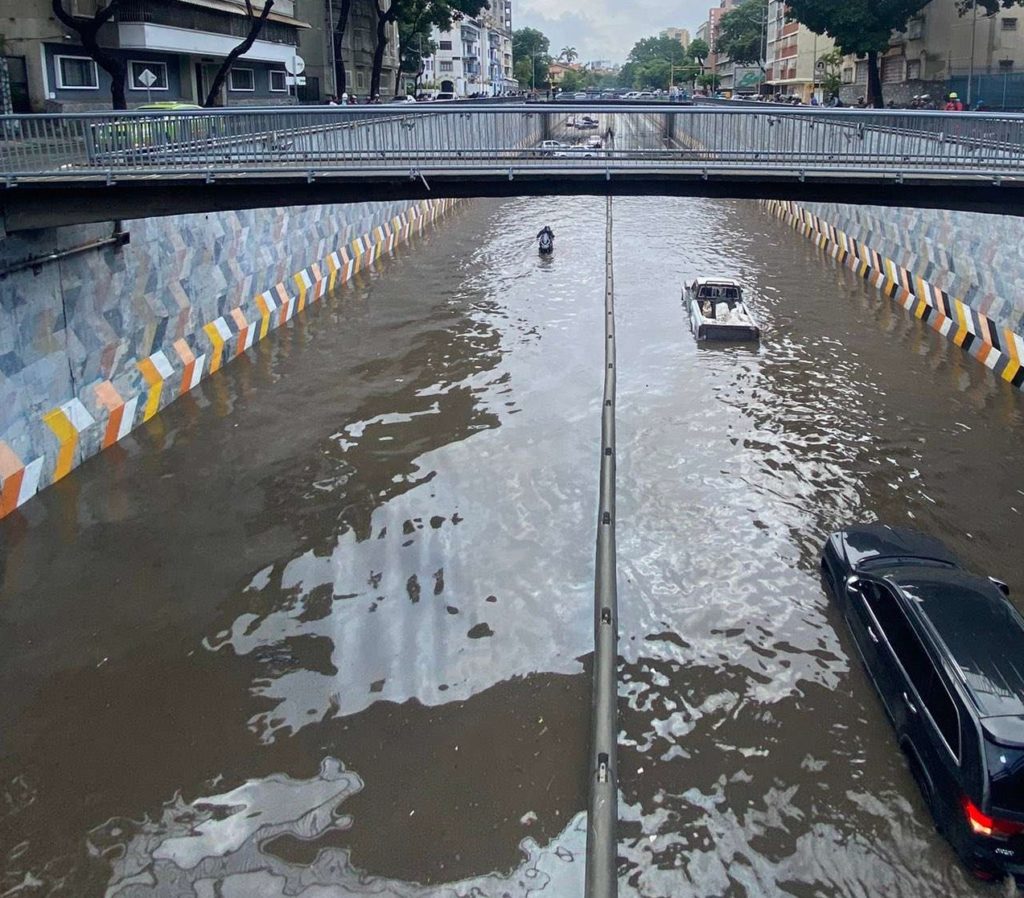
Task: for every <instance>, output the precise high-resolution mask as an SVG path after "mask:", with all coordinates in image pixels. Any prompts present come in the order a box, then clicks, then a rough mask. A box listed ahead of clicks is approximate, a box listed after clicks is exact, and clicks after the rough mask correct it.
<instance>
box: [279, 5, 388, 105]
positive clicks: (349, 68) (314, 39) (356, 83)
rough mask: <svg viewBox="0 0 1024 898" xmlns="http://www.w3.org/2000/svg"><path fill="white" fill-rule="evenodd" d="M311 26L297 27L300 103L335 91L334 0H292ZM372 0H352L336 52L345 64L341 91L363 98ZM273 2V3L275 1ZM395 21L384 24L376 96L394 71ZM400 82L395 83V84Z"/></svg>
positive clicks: (369, 64) (369, 69) (373, 32)
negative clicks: (300, 60)
mask: <svg viewBox="0 0 1024 898" xmlns="http://www.w3.org/2000/svg"><path fill="white" fill-rule="evenodd" d="M296 2H297V3H298V4H299V7H300V11H301V13H302V15H303V17H304V18H306V19H307V20H308V21H309V23H310V24H311V26H312V27H311V28H309V29H306V30H303V31H301V32H299V53H300V54H301V56H302V58H303V60H304V61H305V64H306V68H305V71H304V73H303V77H304V79H305V84H304V85H303V88H304V89H303V90H302V93H301V96H302V97H303V99H304V100H305V101H306V102H309V103H318V102H326V101H327V99H328V98H330V97H332V96H340V95H341V93H342V88H341V86H340V85H339V84H338V79H337V77H336V71H337V68H336V65H335V53H334V36H333V35H334V30H335V28H337V24H338V16H339V13H340V11H341V3H340V2H339V0H296ZM373 4H374V0H353V3H352V7H351V9H350V11H349V19H348V22H347V23H346V26H345V33H344V37H343V38H342V45H341V54H342V60H343V61H344V63H345V78H346V81H345V87H344V91H345V93H349V94H355V95H356V96H357V97H360V98H363V97H366V96H367V95H368V94H369V92H370V81H371V79H372V76H373V51H374V49H375V48H376V44H377V22H376V18H375V14H374V12H373ZM275 6H276V3H275ZM398 51H399V47H398V26H397V25H396V24H395V23H391V24H390V25H389V26H388V43H387V46H386V47H385V49H384V64H383V66H382V67H381V77H380V85H381V91H380V92H381V95H382V96H384V97H389V96H391V95H392V94H393V93H394V92H395V84H396V81H395V79H396V76H397V74H398V67H399V60H398ZM399 87H401V85H399Z"/></svg>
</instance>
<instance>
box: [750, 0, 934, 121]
mask: <svg viewBox="0 0 1024 898" xmlns="http://www.w3.org/2000/svg"><path fill="white" fill-rule="evenodd" d="M950 2H954V0H950ZM787 11H788V7H787V5H786V3H785V0H769V3H768V29H767V48H768V49H767V53H766V59H767V63H766V65H765V69H766V78H765V83H766V85H767V88H768V92H769V93H771V94H775V95H777V96H796V97H798V98H799V99H800V101H801V102H803V103H810V102H811V98H812V97H814V96H817V98H818V101H819V102H821V101H822V100H823V99H824V98H823V97H822V95H821V94H822V88H821V78H822V73H821V70H820V69H819V67H818V60H819V59H821V57H822V56H824V55H825V54H827V53H829V52H831V51H832V50H833V49H834V48H835V41H833V40H832V38H830V37H828V36H827V35H821V34H815V33H814V32H813V31H811V30H810V29H808V28H807V27H806V26H805V25H801V24H800V23H799V22H797V21H795V20H793V19H790V18H789V16H788V15H787Z"/></svg>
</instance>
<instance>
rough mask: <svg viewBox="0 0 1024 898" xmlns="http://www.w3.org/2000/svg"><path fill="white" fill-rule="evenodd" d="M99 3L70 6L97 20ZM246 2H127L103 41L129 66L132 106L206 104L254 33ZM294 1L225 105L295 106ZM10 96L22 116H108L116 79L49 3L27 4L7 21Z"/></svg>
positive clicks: (227, 93) (34, 0)
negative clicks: (227, 64)
mask: <svg viewBox="0 0 1024 898" xmlns="http://www.w3.org/2000/svg"><path fill="white" fill-rule="evenodd" d="M101 5H102V0H65V8H67V9H68V10H69V11H70V12H72V13H73V14H75V15H78V16H83V17H91V16H93V15H94V14H95V13H96V11H97V9H98V8H99V7H100V6H101ZM248 25H249V19H248V17H247V15H246V12H245V7H244V4H243V3H242V2H241V0H128V2H126V3H125V4H124V6H123V7H122V8H121V9H119V11H118V12H117V14H116V15H115V17H114V19H113V20H112V21H111V22H110V23H109V24H108V25H106V26H105V27H104V28H103V29H102V31H101V32H100V35H99V40H100V44H101V45H102V46H104V47H106V48H110V49H111V50H112V52H113V53H114V54H115V55H117V56H119V57H120V58H121V59H123V60H124V61H125V63H126V65H127V76H128V77H127V81H126V84H125V91H126V95H127V99H128V104H129V106H137V105H140V104H142V103H147V102H155V101H158V100H179V101H184V102H190V103H202V102H203V101H204V100H205V99H206V97H207V94H208V92H209V90H210V87H211V85H212V82H213V79H214V77H215V75H216V73H217V70H218V69H219V68H220V64H221V63H222V62H223V60H224V58H225V57H226V56H227V55H228V53H230V52H231V50H232V49H233V48H234V47H235V46H237V45H238V43H239V42H240V41H241V40H242V39H243V38H244V37H245V35H246V34H247V32H248ZM309 27H310V26H309V24H308V23H307V22H305V21H302V20H301V19H299V18H297V17H296V15H295V0H276V2H275V4H274V7H273V11H272V12H271V14H270V17H269V19H268V20H267V21H266V23H265V24H264V26H263V29H262V31H261V33H260V36H259V39H258V40H257V41H256V42H255V43H254V44H253V46H252V49H250V50H249V52H248V53H246V54H245V55H244V56H242V57H241V58H240V59H239V60H238V62H237V63H236V64H235V65H234V66H233V67H232V69H231V72H230V73H229V76H228V78H227V79H226V81H225V82H224V85H223V87H222V88H221V91H220V97H219V102H220V103H221V104H222V105H225V106H244V105H267V104H274V103H295V102H297V101H298V98H297V97H296V96H295V93H296V90H297V87H298V85H296V84H295V83H294V82H295V79H294V78H293V77H292V76H290V75H289V73H288V70H289V69H291V70H292V71H295V70H296V62H297V57H299V51H298V44H299V34H300V32H302V31H304V30H306V29H309ZM0 36H2V38H3V41H2V43H3V48H4V49H3V53H4V57H5V59H6V62H7V68H8V72H9V79H10V91H11V94H12V98H13V97H17V98H18V106H19V107H20V110H19V111H36V112H42V111H54V112H72V111H78V110H90V109H109V108H110V105H111V99H110V77H109V75H107V73H106V72H105V71H103V69H101V68H100V67H99V66H98V65H97V64H96V62H95V61H94V60H93V59H92V58H91V57H90V56H89V54H88V53H87V52H86V51H85V49H84V48H83V47H82V46H81V45H80V44H79V42H78V38H77V35H76V34H75V33H74V31H73V30H72V29H69V28H68V27H66V26H65V25H64V24H63V23H61V22H60V21H59V20H58V19H57V18H56V17H55V16H54V15H53V10H52V8H51V2H50V0H21V2H20V3H19V8H18V14H17V15H16V16H13V15H12V16H7V17H4V18H0Z"/></svg>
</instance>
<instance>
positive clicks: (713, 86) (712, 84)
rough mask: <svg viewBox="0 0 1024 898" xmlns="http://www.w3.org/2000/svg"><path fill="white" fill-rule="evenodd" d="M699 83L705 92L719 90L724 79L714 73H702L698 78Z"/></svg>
mask: <svg viewBox="0 0 1024 898" xmlns="http://www.w3.org/2000/svg"><path fill="white" fill-rule="evenodd" d="M697 83H698V84H699V85H700V86H701V87H703V88H704V89H705V90H718V88H719V87H720V86H721V84H722V77H721V76H720V75H716V74H715V73H714V72H702V73H701V74H700V75H698V76H697Z"/></svg>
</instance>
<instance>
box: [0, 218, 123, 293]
mask: <svg viewBox="0 0 1024 898" xmlns="http://www.w3.org/2000/svg"><path fill="white" fill-rule="evenodd" d="M130 242H131V234H130V232H128V231H126V230H124V222H123V221H122V220H121V219H120V218H119V219H117V220H116V221H115V222H114V229H113V232H112V233H111V235H110V236H109V237H104V238H103V239H102V240H91V241H90V242H89V243H81V244H79V245H78V246H72V247H69V248H68V249H61V250H57V251H56V252H52V253H47V254H46V255H43V256H34V257H32V258H31V259H26V260H25V261H24V262H18V263H17V264H15V265H11V266H9V267H7V268H3V269H0V281H2V280H4V278H6V277H8V276H9V275H12V274H16V273H17V272H19V271H26V270H27V269H29V268H32V269H39V268H42V267H43V266H44V265H49V264H51V263H52V262H59V261H60V260H61V259H67V258H68V257H69V256H77V255H80V254H81V253H87V252H90V251H91V250H96V249H102V248H103V247H105V246H114V247H117V248H120V247H122V246H126V245H127V244H128V243H130ZM37 273H38V272H37Z"/></svg>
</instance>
